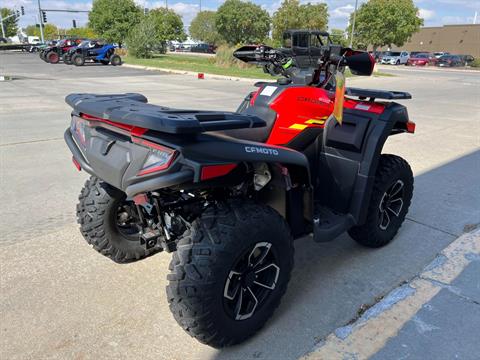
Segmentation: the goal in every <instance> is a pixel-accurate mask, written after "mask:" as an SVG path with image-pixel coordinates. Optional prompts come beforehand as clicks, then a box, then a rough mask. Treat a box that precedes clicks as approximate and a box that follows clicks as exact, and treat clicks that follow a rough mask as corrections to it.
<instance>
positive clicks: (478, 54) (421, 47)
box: [383, 24, 480, 59]
mask: <svg viewBox="0 0 480 360" xmlns="http://www.w3.org/2000/svg"><path fill="white" fill-rule="evenodd" d="M383 50H386V49H383ZM392 50H406V51H425V52H436V51H447V52H449V53H451V54H461V55H472V56H474V57H475V58H477V59H478V58H480V24H467V25H445V26H438V27H424V28H421V29H420V31H419V32H417V33H415V34H413V35H412V37H411V39H410V41H408V42H407V43H405V45H403V46H401V47H400V48H398V47H396V46H392Z"/></svg>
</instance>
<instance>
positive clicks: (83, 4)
mask: <svg viewBox="0 0 480 360" xmlns="http://www.w3.org/2000/svg"><path fill="white" fill-rule="evenodd" d="M112 1H115V0H112ZM135 1H136V2H137V3H138V4H140V5H141V6H145V7H147V8H155V7H159V6H165V0H163V1H158V0H156V1H153V0H145V1H144V0H135ZM167 1H168V7H169V8H172V9H174V10H175V11H176V12H177V13H178V14H180V15H181V16H182V18H183V22H184V24H185V26H187V27H188V24H189V23H190V21H191V20H192V19H193V17H195V14H196V13H197V12H198V11H199V8H200V1H201V2H202V9H203V10H207V9H209V10H215V9H216V8H218V6H220V5H221V4H222V2H223V0H183V1H174V0H167ZM365 1H366V0H359V3H362V2H365ZM391 1H395V0H391ZM414 1H415V4H416V5H417V7H418V8H419V9H420V16H421V17H423V18H424V20H425V26H437V25H446V24H466V23H470V24H471V23H472V22H473V17H474V15H475V11H477V12H478V18H477V24H478V23H480V1H479V0H414ZM253 2H254V3H255V4H258V5H261V6H262V7H263V8H265V9H266V10H267V11H268V12H269V13H271V14H273V12H274V11H275V10H276V9H277V8H278V7H279V6H280V4H281V0H279V1H277V0H254V1H253ZM301 2H302V3H303V2H304V3H306V2H310V3H319V2H325V3H327V4H328V10H329V14H330V17H329V28H330V29H332V28H340V29H344V28H345V27H346V25H347V22H348V18H349V16H350V13H351V12H352V11H353V9H354V6H355V0H310V1H305V0H301ZM22 5H23V6H24V7H25V12H26V13H25V16H23V17H22V18H21V20H20V25H21V26H26V25H29V24H33V23H35V16H36V15H37V13H38V5H37V0H0V7H17V8H20V6H22ZM41 5H42V8H44V9H75V10H89V9H90V8H91V6H92V0H41ZM73 19H76V20H77V24H78V25H77V26H82V25H85V24H86V23H87V20H88V16H87V14H86V13H75V14H74V13H57V12H49V13H47V20H48V22H49V23H52V24H55V25H57V26H60V27H62V28H65V27H66V28H69V27H71V26H72V20H73Z"/></svg>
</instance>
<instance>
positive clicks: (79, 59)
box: [72, 54, 85, 66]
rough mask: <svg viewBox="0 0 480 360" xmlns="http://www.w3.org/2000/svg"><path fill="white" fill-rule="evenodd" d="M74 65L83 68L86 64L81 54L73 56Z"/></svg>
mask: <svg viewBox="0 0 480 360" xmlns="http://www.w3.org/2000/svg"><path fill="white" fill-rule="evenodd" d="M72 63H73V64H74V65H75V66H83V65H84V64H85V58H84V57H83V55H81V54H75V55H73V56H72Z"/></svg>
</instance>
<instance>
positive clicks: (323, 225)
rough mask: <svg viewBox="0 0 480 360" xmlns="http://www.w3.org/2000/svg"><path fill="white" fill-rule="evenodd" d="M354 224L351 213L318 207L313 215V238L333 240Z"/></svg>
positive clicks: (320, 240) (316, 239)
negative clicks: (340, 212) (341, 212)
mask: <svg viewBox="0 0 480 360" xmlns="http://www.w3.org/2000/svg"><path fill="white" fill-rule="evenodd" d="M353 225H354V221H353V217H352V216H351V215H350V214H339V213H335V212H333V211H332V210H330V209H328V208H326V207H318V208H316V209H315V215H314V217H313V240H315V241H316V242H328V241H332V240H334V239H335V238H336V237H337V236H339V235H340V234H342V233H343V232H345V231H347V230H348V229H349V228H350V227H352V226H353Z"/></svg>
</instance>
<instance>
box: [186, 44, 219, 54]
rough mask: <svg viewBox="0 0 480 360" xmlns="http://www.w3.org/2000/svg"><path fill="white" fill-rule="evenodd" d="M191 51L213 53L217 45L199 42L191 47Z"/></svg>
mask: <svg viewBox="0 0 480 360" xmlns="http://www.w3.org/2000/svg"><path fill="white" fill-rule="evenodd" d="M190 51H191V52H196V53H206V54H213V53H214V52H215V47H214V46H213V45H209V44H197V45H193V46H192V47H191V48H190Z"/></svg>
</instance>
